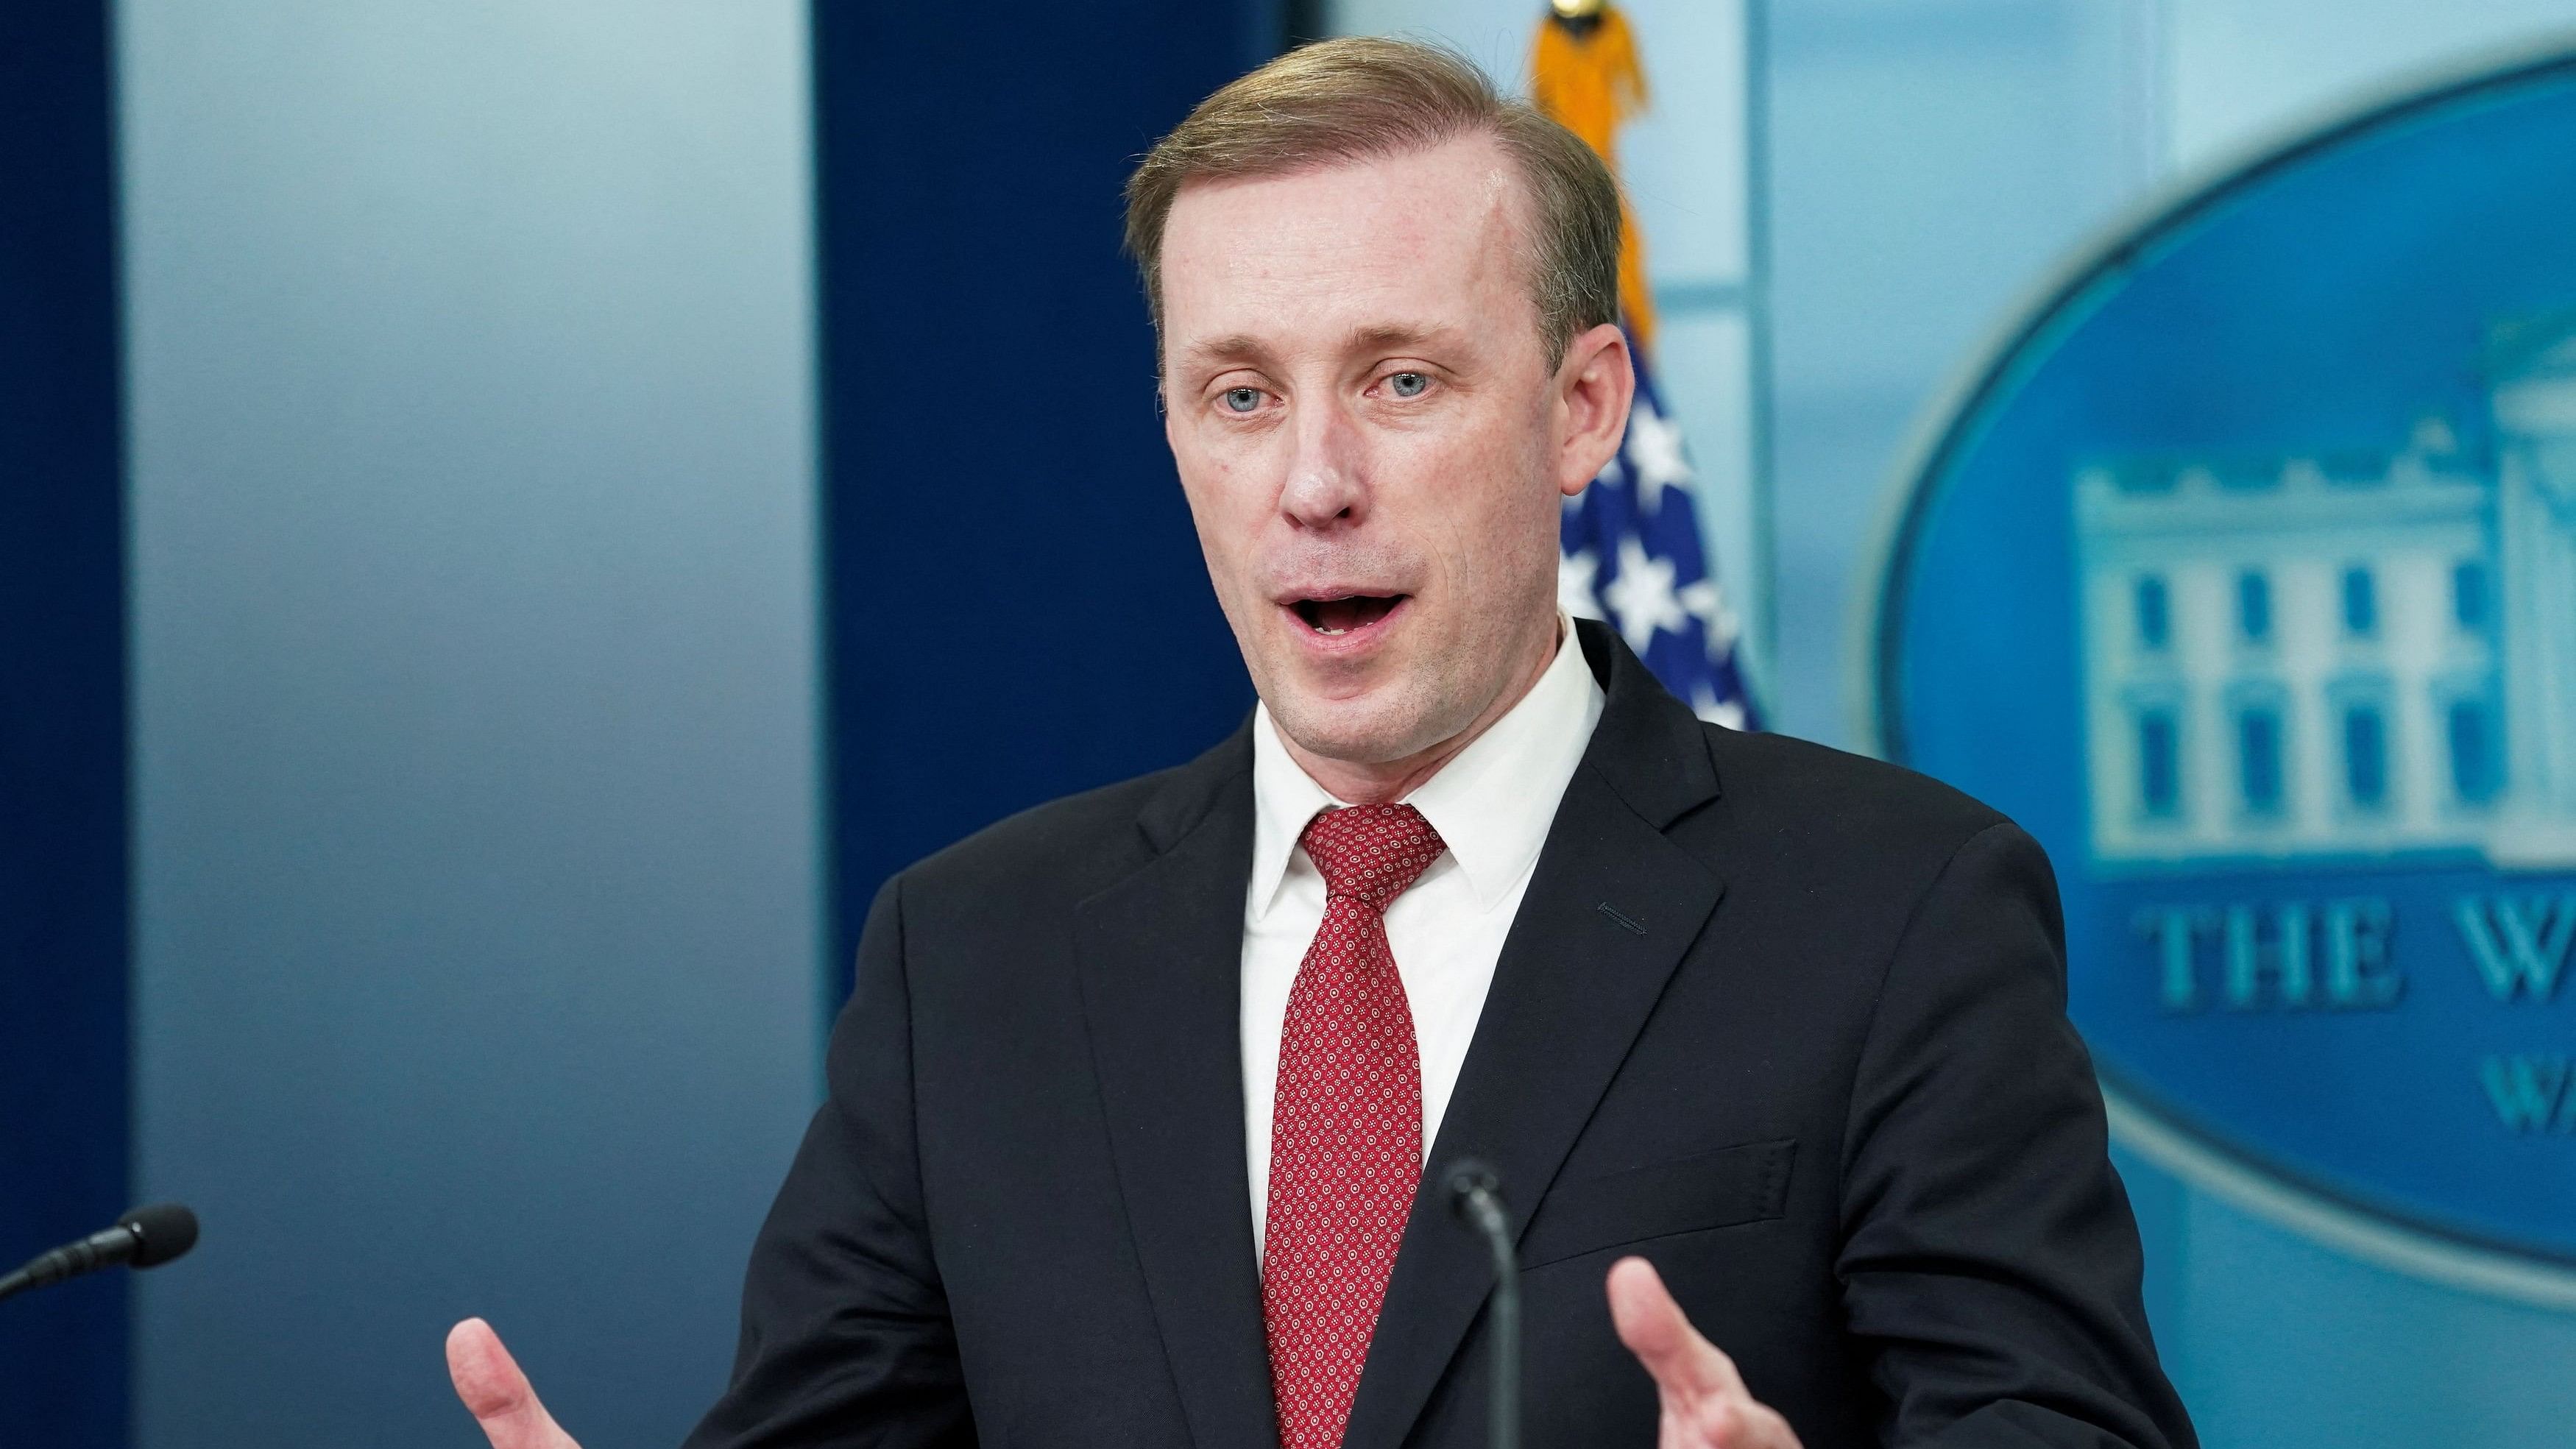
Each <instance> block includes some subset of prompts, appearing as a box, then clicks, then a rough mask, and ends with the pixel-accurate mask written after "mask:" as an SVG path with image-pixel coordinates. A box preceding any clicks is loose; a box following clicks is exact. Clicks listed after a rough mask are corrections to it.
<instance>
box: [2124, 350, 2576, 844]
mask: <svg viewBox="0 0 2576 1449" xmlns="http://www.w3.org/2000/svg"><path fill="white" fill-rule="evenodd" d="M2487 375H2488V376H2489V377H2490V378H2491V379H2492V380H2493V386H2492V391H2491V394H2490V402H2491V406H2492V408H2493V415H2494V422H2495V425H2496V441H2495V447H2494V449H2493V462H2492V464H2489V465H2486V466H2479V465H2477V464H2475V463H2473V462H2472V460H2471V458H2470V457H2469V456H2468V455H2467V454H2466V453H2464V452H2463V450H2462V449H2461V448H2460V447H2459V446H2458V443H2457V440H2456V438H2455V436H2454V430H2453V429H2452V428H2451V427H2449V426H2448V425H2446V424H2445V423H2443V422H2441V421H2439V420H2428V421H2426V422H2424V423H2422V424H2419V425H2418V426H2417V428H2416V430H2415V433H2414V437H2413V439H2412V441H2411V442H2410V444H2409V445H2408V446H2407V447H2406V448H2405V449H2404V450H2403V451H2401V452H2399V453H2397V454H2396V455H2395V456H2393V457H2389V456H2379V457H2370V458H2355V457H2348V456H2347V457H2338V456H2332V455H2327V456H2320V457H2313V458H2291V459H2263V460H2252V461H2242V462H2240V461H2235V460H2228V459H2214V458H2202V459H2168V460H2134V461H2126V462H2121V463H2116V464H2109V465H2102V466H2093V467H2087V468H2085V469H2084V470H2082V471H2081V472H2080V473H2079V474H2078V475H2077V477H2076V479H2075V488H2074V495H2075V548H2076V554H2077V559H2076V575H2077V589H2078V593H2079V597H2080V608H2081V610H2082V615H2083V628H2082V635H2081V637H2082V641H2083V650H2084V663H2083V689H2084V728H2085V731H2086V751H2087V760H2088V770H2089V776H2088V778H2089V782H2090V787H2091V817H2092V842H2093V851H2094V854H2095V857H2096V858H2097V859H2099V860H2102V861H2104V862H2136V863H2140V864H2146V863H2183V862H2196V861H2216V860H2221V859H2237V860H2248V859H2253V860H2261V859H2291V858H2304V857H2315V856H2322V855H2335V856H2368V855H2379V854H2385V853H2390V852H2396V851H2407V852H2414V851H2462V852H2468V851H2474V852H2477V853H2479V854H2481V855H2483V856H2484V857H2486V859H2487V860H2488V861H2489V862H2491V863H2492V864H2494V865H2496V866H2498V867H2500V868H2507V869H2548V868H2557V867H2567V866H2576V320H2571V319H2569V318H2565V317H2561V318H2559V319H2557V320H2556V323H2555V325H2554V326H2548V325H2538V324H2532V325H2525V326H2523V327H2520V328H2513V329H2500V331H2499V334H2498V337H2497V340H2496V342H2495V344H2494V346H2493V348H2492V349H2491V352H2490V357H2489V368H2488V373H2487Z"/></svg>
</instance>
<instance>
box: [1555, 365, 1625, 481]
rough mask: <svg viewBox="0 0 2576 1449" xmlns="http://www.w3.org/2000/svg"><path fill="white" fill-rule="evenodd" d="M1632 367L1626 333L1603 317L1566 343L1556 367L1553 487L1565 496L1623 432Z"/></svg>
mask: <svg viewBox="0 0 2576 1449" xmlns="http://www.w3.org/2000/svg"><path fill="white" fill-rule="evenodd" d="M1636 395H1637V370H1636V366H1635V364H1634V363H1633V362H1632V361H1631V360H1630V358H1629V356H1628V338H1627V334H1625V333H1623V332H1621V331H1620V330H1619V328H1618V326H1617V325H1616V324H1614V323H1609V322H1604V323H1602V324H1601V325H1599V326H1597V327H1595V328H1593V329H1592V330H1590V331H1588V332H1585V333H1583V334H1582V335H1580V336H1578V337H1576V338H1575V339H1574V340H1573V341H1571V342H1569V343H1567V344H1566V347H1565V360H1564V361H1563V362H1561V363H1559V364H1558V365H1557V369H1556V414H1557V419H1558V422H1559V424H1560V429H1559V432H1558V435H1557V455H1556V456H1557V467H1556V486H1557V490H1558V491H1559V492H1562V493H1563V494H1564V495H1565V496H1566V497H1568V498H1571V497H1573V496H1574V495H1575V494H1577V493H1580V492H1582V491H1583V490H1584V488H1585V487H1586V486H1588V485H1589V484H1590V483H1591V482H1592V480H1593V479H1594V478H1596V477H1598V476H1599V475H1600V473H1601V470H1602V469H1603V468H1604V467H1606V466H1607V465H1608V464H1609V462H1610V460H1611V459H1612V458H1615V457H1617V456H1619V443H1620V440H1621V439H1622V438H1624V437H1625V436H1626V435H1627V431H1628V403H1629V401H1630V399H1632V398H1634V397H1635V396H1636Z"/></svg>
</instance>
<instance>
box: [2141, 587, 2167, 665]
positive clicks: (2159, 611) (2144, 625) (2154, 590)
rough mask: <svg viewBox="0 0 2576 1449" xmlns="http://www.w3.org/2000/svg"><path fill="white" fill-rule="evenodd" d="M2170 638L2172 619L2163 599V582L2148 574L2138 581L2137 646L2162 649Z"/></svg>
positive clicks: (2164, 598)
mask: <svg viewBox="0 0 2576 1449" xmlns="http://www.w3.org/2000/svg"><path fill="white" fill-rule="evenodd" d="M2172 637H2173V617H2172V609H2171V606H2170V605H2169V603H2168V602H2167V600H2166V597H2165V581H2164V580H2163V579H2161V578H2158V577H2157V576H2156V575H2154V574H2149V575H2147V576H2146V577H2145V578H2142V579H2140V580H2138V645H2139V647H2141V648H2145V649H2162V648H2163V647H2165V643H2166V641H2167V640H2169V639H2171V638H2172Z"/></svg>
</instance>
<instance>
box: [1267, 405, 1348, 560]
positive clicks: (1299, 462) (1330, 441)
mask: <svg viewBox="0 0 2576 1449" xmlns="http://www.w3.org/2000/svg"><path fill="white" fill-rule="evenodd" d="M1292 429H1293V433H1292V436H1293V442H1292V446H1293V448H1294V449H1295V452H1294V454H1293V455H1292V456H1291V457H1290V459H1289V461H1288V482H1287V485H1286V486H1285V487H1284V488H1282V489H1281V490H1280V494H1279V511H1280V512H1281V513H1282V514H1284V515H1286V516H1287V519H1288V521H1289V522H1290V523H1291V524H1293V525H1295V526H1296V527H1298V528H1300V529H1311V530H1315V531H1317V532H1329V531H1333V530H1338V529H1346V528H1351V527H1354V526H1356V525H1358V524H1359V523H1360V522H1361V521H1362V520H1363V519H1364V518H1366V517H1367V514H1368V484H1367V480H1366V470H1365V468H1364V467H1363V461H1362V459H1361V456H1360V445H1359V430H1358V428H1357V427H1356V426H1355V425H1354V424H1353V422H1352V421H1351V419H1350V417H1349V416H1348V415H1347V414H1346V413H1344V412H1343V411H1342V409H1340V408H1339V407H1336V406H1334V405H1332V404H1331V403H1326V404H1324V405H1323V406H1320V407H1315V406H1310V407H1305V408H1301V409H1298V410H1297V412H1296V414H1295V417H1294V421H1293V423H1292Z"/></svg>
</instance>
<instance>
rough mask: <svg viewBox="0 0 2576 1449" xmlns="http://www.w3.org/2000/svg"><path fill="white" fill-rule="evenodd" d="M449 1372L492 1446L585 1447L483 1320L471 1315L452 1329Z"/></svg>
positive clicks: (504, 1448) (497, 1448)
mask: <svg viewBox="0 0 2576 1449" xmlns="http://www.w3.org/2000/svg"><path fill="white" fill-rule="evenodd" d="M447 1376H448V1377H449V1378H450V1379H452V1380H454V1381H455V1383H456V1397H458V1398H460V1399H463V1400H464V1401H465V1409H466V1412H468V1413H470V1414H472V1415H473V1416H474V1422H475V1423H477V1424H480V1425H482V1426H483V1437H485V1438H487V1439H489V1440H491V1441H492V1449H581V1446H580V1445H578V1444H576V1443H574V1442H573V1438H572V1436H571V1435H570V1434H567V1433H565V1432H564V1431H563V1430H562V1429H561V1428H560V1427H558V1426H557V1425H556V1423H555V1417H554V1415H552V1414H549V1413H547V1412H546V1406H545V1405H543V1404H541V1403H538V1402H537V1391H536V1390H535V1389H532V1388H530V1387H528V1376H527V1375H526V1374H523V1373H521V1372H519V1364H518V1361H517V1360H516V1359H513V1358H511V1357H510V1351H509V1350H508V1349H506V1348H503V1347H502V1346H501V1336H500V1335H499V1334H497V1333H494V1332H493V1331H492V1325H490V1324H488V1323H485V1322H484V1321H483V1320H482V1319H480V1318H469V1319H467V1320H465V1321H464V1322H463V1323H460V1324H458V1325H456V1327H454V1328H452V1329H450V1330H449V1331H448V1334H447Z"/></svg>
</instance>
